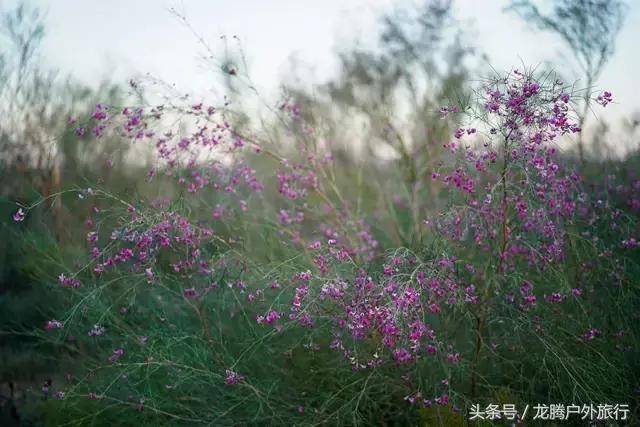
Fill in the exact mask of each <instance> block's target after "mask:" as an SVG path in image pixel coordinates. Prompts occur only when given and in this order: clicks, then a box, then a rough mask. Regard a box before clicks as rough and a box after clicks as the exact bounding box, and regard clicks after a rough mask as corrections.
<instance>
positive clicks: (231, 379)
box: [224, 369, 244, 385]
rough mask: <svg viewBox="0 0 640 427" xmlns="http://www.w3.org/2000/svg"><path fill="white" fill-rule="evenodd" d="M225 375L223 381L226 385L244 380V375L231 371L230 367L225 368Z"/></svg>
mask: <svg viewBox="0 0 640 427" xmlns="http://www.w3.org/2000/svg"><path fill="white" fill-rule="evenodd" d="M225 375H226V376H225V379H224V383H225V384H226V385H236V384H239V383H241V382H243V381H244V376H242V375H240V374H238V373H237V372H234V371H232V370H231V369H227V370H226V371H225Z"/></svg>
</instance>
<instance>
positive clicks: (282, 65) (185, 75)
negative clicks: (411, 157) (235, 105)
mask: <svg viewBox="0 0 640 427" xmlns="http://www.w3.org/2000/svg"><path fill="white" fill-rule="evenodd" d="M408 1H412V0H408ZM415 1H418V0H415ZM12 3H15V1H13V0H9V1H5V5H11V4H12ZM32 3H33V4H34V5H37V6H40V7H42V9H44V11H45V12H46V14H47V28H46V30H47V38H46V40H45V43H44V49H43V52H44V56H45V59H46V61H47V63H49V64H50V65H52V66H54V67H56V68H59V69H61V70H62V71H63V72H66V73H70V74H72V75H73V76H75V77H76V78H78V79H80V80H81V81H83V82H85V83H88V84H96V83H97V82H98V81H100V80H101V79H104V78H107V77H110V78H115V79H121V80H122V81H123V82H124V81H126V80H128V78H129V77H131V76H132V75H134V74H139V73H145V72H150V73H152V74H154V75H155V76H157V77H160V78H161V79H163V80H165V81H167V82H170V83H175V84H176V85H177V87H178V88H180V90H182V91H184V92H197V91H199V90H204V89H207V88H209V87H210V86H212V85H213V81H214V77H213V74H210V73H212V71H210V70H206V69H204V68H203V66H202V62H200V61H199V60H198V57H199V54H201V53H202V52H203V50H202V48H200V47H199V45H198V43H197V41H196V39H195V38H194V36H193V35H192V34H191V33H190V32H189V30H188V29H187V28H185V27H184V25H183V24H181V23H180V22H178V21H177V20H176V19H175V17H174V16H172V15H171V14H170V13H169V12H168V9H169V8H170V7H172V6H173V7H176V9H179V10H181V11H184V12H185V13H186V15H187V18H188V20H189V22H190V23H191V25H192V26H193V27H194V28H195V29H196V30H197V31H198V32H199V33H200V34H201V35H202V36H204V38H205V39H207V40H208V41H209V42H210V43H211V44H212V45H213V46H214V47H216V46H221V44H220V43H221V42H220V39H219V37H220V36H221V35H223V34H226V35H227V36H232V35H237V36H239V37H240V38H241V40H242V43H243V48H244V52H245V53H246V55H247V57H248V59H249V62H250V67H251V70H250V71H251V76H252V79H253V81H254V83H256V85H257V86H258V88H259V89H260V90H261V91H262V92H263V93H265V94H270V93H273V92H274V91H275V89H276V87H277V84H278V82H279V81H280V80H281V79H282V77H285V76H286V74H285V73H286V71H287V70H288V66H289V63H290V62H289V60H290V58H291V56H292V55H295V56H296V57H297V58H298V59H299V60H300V61H301V62H302V63H304V64H310V65H311V66H312V69H313V71H314V79H317V80H318V81H321V80H322V79H323V78H326V77H327V76H329V75H330V74H331V73H332V72H333V71H334V70H335V67H336V60H335V55H334V52H335V49H336V47H338V46H340V44H341V43H342V44H343V43H348V42H349V41H351V40H353V39H355V38H356V37H360V38H361V39H363V40H364V41H365V42H374V41H375V35H376V33H375V17H376V16H378V14H379V13H380V12H382V11H384V10H388V9H389V8H390V7H391V6H392V5H393V4H394V2H393V1H392V0H208V1H205V0H199V1H196V0H182V1H178V0H108V1H104V0H82V1H80V0H40V1H34V2H32ZM395 3H399V2H398V1H396V2H395ZM506 3H507V2H506V1H501V0H457V1H456V3H455V5H456V6H455V8H456V16H457V17H458V19H459V20H460V21H461V22H463V23H464V24H465V27H466V28H470V29H471V30H472V34H473V40H474V42H475V43H476V45H477V46H480V47H481V48H482V49H483V51H484V52H485V53H486V54H487V55H488V57H489V60H490V63H491V65H492V66H494V67H495V68H497V69H507V68H510V67H511V66H519V65H520V64H521V63H522V62H524V63H525V64H528V65H531V64H537V63H540V62H542V61H544V60H551V61H552V62H554V63H555V64H556V65H557V67H559V68H561V69H562V70H563V71H564V70H566V69H567V68H568V66H569V65H570V63H569V62H567V59H566V58H567V57H568V55H566V54H564V53H563V51H562V49H563V45H562V44H561V43H559V42H558V39H556V38H554V37H553V36H550V35H545V34H540V33H535V32H532V31H530V30H528V29H527V27H526V26H525V24H524V23H523V22H522V21H521V20H520V19H519V18H518V17H517V16H515V15H513V14H506V13H504V12H503V10H502V8H503V7H504V5H505V4H506ZM0 4H2V0H0ZM630 4H631V8H630V11H629V14H628V16H627V20H626V23H625V27H624V28H623V30H622V32H621V33H620V36H619V38H618V43H617V50H616V53H615V56H614V57H613V58H612V60H611V62H610V63H609V64H608V66H607V68H606V70H605V72H604V74H603V75H602V77H601V78H600V81H599V82H598V83H599V86H600V87H601V88H603V89H604V88H606V89H610V90H612V91H613V93H614V96H615V98H616V102H617V105H614V106H612V107H611V109H610V110H611V111H609V112H608V113H607V115H608V116H612V115H619V114H622V113H627V114H628V113H629V112H631V111H635V110H640V100H639V99H638V97H637V96H636V85H637V76H639V75H640V55H638V51H637V42H638V41H640V30H639V28H640V1H638V0H630Z"/></svg>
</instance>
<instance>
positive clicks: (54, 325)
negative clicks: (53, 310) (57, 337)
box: [45, 319, 64, 331]
mask: <svg viewBox="0 0 640 427" xmlns="http://www.w3.org/2000/svg"><path fill="white" fill-rule="evenodd" d="M62 328H64V324H63V323H62V322H59V321H57V320H55V319H54V320H47V323H46V324H45V329H46V330H48V331H50V330H52V329H62Z"/></svg>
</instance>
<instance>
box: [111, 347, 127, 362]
mask: <svg viewBox="0 0 640 427" xmlns="http://www.w3.org/2000/svg"><path fill="white" fill-rule="evenodd" d="M122 356H124V349H123V348H117V349H115V350H114V351H113V354H112V355H111V356H109V363H112V364H113V363H116V362H117V361H118V359H120V358H121V357H122Z"/></svg>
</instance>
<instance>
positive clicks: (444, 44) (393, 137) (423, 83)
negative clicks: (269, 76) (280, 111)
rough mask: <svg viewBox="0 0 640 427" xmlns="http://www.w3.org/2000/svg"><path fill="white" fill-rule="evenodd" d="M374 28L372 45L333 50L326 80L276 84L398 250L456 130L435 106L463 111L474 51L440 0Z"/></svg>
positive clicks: (403, 9)
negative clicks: (360, 186) (378, 214)
mask: <svg viewBox="0 0 640 427" xmlns="http://www.w3.org/2000/svg"><path fill="white" fill-rule="evenodd" d="M379 22H380V28H379V35H378V39H377V41H378V43H377V44H376V46H375V47H365V46H361V45H359V44H358V43H353V44H350V45H347V46H345V47H344V48H342V49H340V51H339V52H338V58H339V64H340V71H339V73H338V75H337V76H336V77H335V78H333V79H331V80H329V81H327V82H326V83H325V84H323V85H321V86H319V87H318V88H316V89H315V90H313V91H309V90H306V89H303V88H302V87H300V86H296V85H295V84H291V83H289V84H287V83H286V82H285V83H283V86H284V88H285V92H286V93H287V95H288V96H290V97H291V98H292V99H293V100H294V102H295V103H297V104H299V105H301V107H302V111H303V112H306V114H307V116H308V117H306V119H307V120H309V121H311V122H312V123H314V125H315V126H317V127H319V128H320V129H322V132H323V136H324V138H325V140H327V141H329V143H330V147H331V150H332V152H333V154H334V157H335V159H336V161H337V162H338V163H337V164H339V165H341V169H342V172H343V174H344V175H345V179H348V180H349V181H351V182H360V183H362V182H364V185H365V186H368V188H367V191H366V194H367V197H362V199H363V200H370V201H371V202H373V203H374V204H375V205H376V206H377V207H378V208H379V210H382V211H384V212H385V213H391V216H390V217H391V218H395V219H398V221H395V220H394V221H393V224H386V225H383V224H380V226H381V227H387V228H388V227H391V229H390V230H388V231H389V232H390V233H386V234H390V235H395V236H396V237H395V239H394V244H404V245H407V244H410V243H411V242H412V241H414V240H415V239H417V238H418V235H419V232H418V230H419V225H420V222H421V219H420V218H424V214H425V213H426V210H427V208H434V207H435V205H434V203H435V198H434V197H433V196H434V195H435V194H436V193H437V188H436V187H434V186H433V185H432V183H431V179H429V178H428V175H430V173H431V171H432V168H433V167H434V166H435V165H436V164H437V163H438V162H439V159H438V154H437V153H438V147H440V145H441V144H442V141H445V140H447V139H448V138H449V134H450V131H451V130H452V127H454V126H455V125H456V123H455V117H449V118H448V119H443V118H442V116H441V113H440V108H441V107H443V106H447V105H457V106H463V105H464V103H465V99H466V98H467V97H468V95H469V92H468V85H466V83H467V82H468V76H469V69H470V67H471V66H472V64H473V59H475V58H476V57H477V56H478V54H477V51H476V49H475V48H474V47H472V46H471V44H470V43H468V42H467V40H466V35H465V33H464V31H462V29H461V28H460V26H459V25H458V23H457V21H456V19H455V17H454V16H453V4H452V1H450V0H436V1H427V2H424V3H422V4H420V5H419V6H415V5H408V6H398V7H396V8H395V9H393V10H392V11H390V12H389V13H387V14H385V15H383V16H381V18H380V21H379ZM290 81H295V79H292V80H290ZM320 117H322V119H320ZM359 173H361V174H362V175H363V176H359V175H358V174H359ZM352 188H354V189H355V188H357V186H352ZM383 216H384V215H383Z"/></svg>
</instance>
